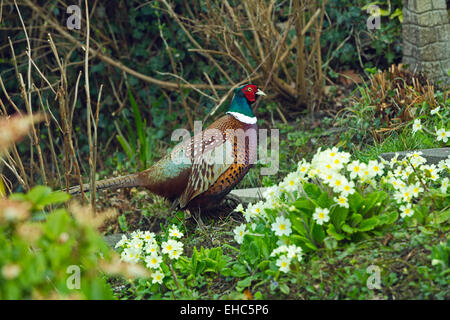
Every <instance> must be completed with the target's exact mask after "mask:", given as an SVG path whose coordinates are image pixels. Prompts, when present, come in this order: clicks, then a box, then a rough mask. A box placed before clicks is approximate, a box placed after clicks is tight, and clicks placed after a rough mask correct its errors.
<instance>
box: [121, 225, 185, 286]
mask: <svg viewBox="0 0 450 320" xmlns="http://www.w3.org/2000/svg"><path fill="white" fill-rule="evenodd" d="M182 237H183V233H182V232H181V231H180V230H179V229H178V228H177V227H176V226H175V225H172V226H171V227H170V229H169V237H168V239H167V241H163V242H162V243H161V244H159V243H158V241H157V240H156V236H155V233H153V232H149V231H145V232H142V231H140V230H137V231H134V232H132V233H131V234H130V238H128V237H127V236H126V235H123V236H122V239H121V240H120V241H119V242H117V244H116V248H119V250H120V251H121V254H120V257H121V259H122V260H123V261H125V262H134V263H139V262H144V263H145V265H146V266H147V268H149V269H151V270H152V271H153V272H152V283H162V281H163V278H164V273H163V271H162V269H161V264H162V263H164V258H165V257H168V258H169V259H171V260H173V259H174V260H177V259H178V258H179V257H180V256H181V254H182V253H183V243H182V242H180V241H178V240H177V239H180V238H182Z"/></svg>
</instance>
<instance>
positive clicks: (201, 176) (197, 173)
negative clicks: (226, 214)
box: [179, 134, 234, 208]
mask: <svg viewBox="0 0 450 320" xmlns="http://www.w3.org/2000/svg"><path fill="white" fill-rule="evenodd" d="M190 151H191V159H192V160H193V163H192V169H191V173H190V175H189V180H188V183H187V186H186V189H185V190H184V192H183V193H182V194H181V196H180V198H179V201H180V207H181V208H184V207H186V205H187V204H188V203H189V201H191V200H192V199H193V198H195V197H196V196H198V195H199V194H202V193H203V192H205V191H206V190H208V189H209V188H210V187H211V186H212V185H213V184H214V183H215V182H216V180H217V179H218V178H219V177H220V176H221V175H222V174H223V173H224V172H225V171H226V170H227V169H228V168H229V167H230V166H231V165H232V164H233V161H234V158H233V145H232V144H231V142H230V141H229V140H227V139H226V138H225V137H224V135H222V134H216V135H213V136H209V137H206V136H202V135H201V134H199V135H197V136H194V138H193V139H192V140H191V143H190Z"/></svg>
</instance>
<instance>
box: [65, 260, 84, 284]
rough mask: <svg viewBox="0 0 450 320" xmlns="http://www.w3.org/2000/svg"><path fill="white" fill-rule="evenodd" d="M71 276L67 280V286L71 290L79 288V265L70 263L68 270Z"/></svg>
mask: <svg viewBox="0 0 450 320" xmlns="http://www.w3.org/2000/svg"><path fill="white" fill-rule="evenodd" d="M66 273H67V274H70V276H69V277H68V278H67V280H66V286H67V288H68V289H70V290H78V289H80V288H81V270H80V267H79V266H77V265H70V266H68V267H67V270H66Z"/></svg>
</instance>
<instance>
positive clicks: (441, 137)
mask: <svg viewBox="0 0 450 320" xmlns="http://www.w3.org/2000/svg"><path fill="white" fill-rule="evenodd" d="M440 111H441V107H440V106H438V107H436V108H434V109H432V110H431V111H430V116H429V117H439V118H440V122H441V125H440V128H437V127H435V128H434V132H432V131H431V130H429V129H427V128H425V127H424V126H423V124H422V122H421V120H420V119H415V120H414V122H413V125H412V133H413V134H416V132H418V131H425V132H428V133H429V134H431V135H434V136H436V140H437V141H442V142H444V143H447V142H448V138H449V137H450V130H448V129H446V128H445V126H444V118H443V117H442V116H441V114H440Z"/></svg>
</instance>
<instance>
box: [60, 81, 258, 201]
mask: <svg viewBox="0 0 450 320" xmlns="http://www.w3.org/2000/svg"><path fill="white" fill-rule="evenodd" d="M248 87H252V88H250V89H253V90H254V92H255V91H256V90H257V88H256V87H255V86H253V85H249V86H246V87H243V88H240V89H239V90H240V91H238V90H237V91H236V94H235V97H236V96H239V98H238V99H241V101H242V99H244V101H245V99H247V100H248V101H250V103H251V102H253V101H254V93H253V92H251V91H252V90H250V89H247V90H244V89H245V88H248ZM247 91H248V92H247ZM250 93H252V94H253V96H250ZM244 94H245V97H244ZM249 96H250V99H252V100H249ZM238 99H237V100H238ZM233 101H234V100H233ZM239 103H242V102H239ZM245 104H246V105H247V106H248V104H247V102H245ZM232 105H233V104H232ZM234 106H235V107H236V106H237V107H238V108H239V104H237V103H235V104H234ZM248 110H250V113H251V109H250V108H249V107H248ZM254 119H256V118H254ZM255 122H256V120H255ZM214 129H215V130H214ZM238 137H239V138H238ZM227 148H228V149H227ZM219 150H224V151H225V155H227V156H229V159H227V161H216V162H211V160H212V159H214V156H215V155H217V152H219ZM226 150H228V151H229V153H227V152H226ZM256 152H257V125H256V123H255V124H248V123H245V122H242V121H240V120H238V119H237V118H235V117H234V116H233V115H230V114H227V115H225V116H223V117H221V118H220V119H218V120H216V121H215V122H214V123H212V124H211V125H210V126H209V127H208V128H206V129H205V130H203V131H202V132H201V133H199V134H197V135H196V136H194V137H191V138H190V139H188V140H186V141H183V142H181V143H179V144H178V145H177V146H175V147H174V148H173V150H172V151H171V152H170V153H168V154H167V155H166V156H164V157H163V158H162V159H160V160H159V161H158V162H156V163H154V164H153V165H152V166H151V167H150V168H148V169H146V170H144V171H142V172H139V173H136V174H132V175H128V176H124V177H117V178H112V179H106V180H102V181H98V182H97V185H96V188H97V189H105V188H122V187H145V188H147V189H148V190H149V191H151V192H152V193H155V194H157V195H160V196H163V197H165V198H167V199H169V200H170V201H173V202H174V204H177V205H178V206H179V207H180V208H181V209H184V208H188V209H197V208H201V209H209V208H211V207H215V206H217V205H218V204H219V203H220V202H221V200H222V199H223V198H224V197H225V196H226V195H227V194H228V193H229V192H230V191H231V190H232V189H233V188H234V187H235V186H236V185H237V184H238V183H239V182H240V181H241V180H242V178H243V177H244V176H245V175H246V174H247V172H248V171H249V169H250V168H251V166H252V164H253V163H254V162H255V161H256ZM219 154H220V153H219ZM182 160H184V161H182ZM89 187H90V186H89V185H88V184H85V185H83V189H84V190H85V191H89ZM69 192H70V193H71V194H76V193H80V186H76V187H72V188H70V190H69Z"/></svg>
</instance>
